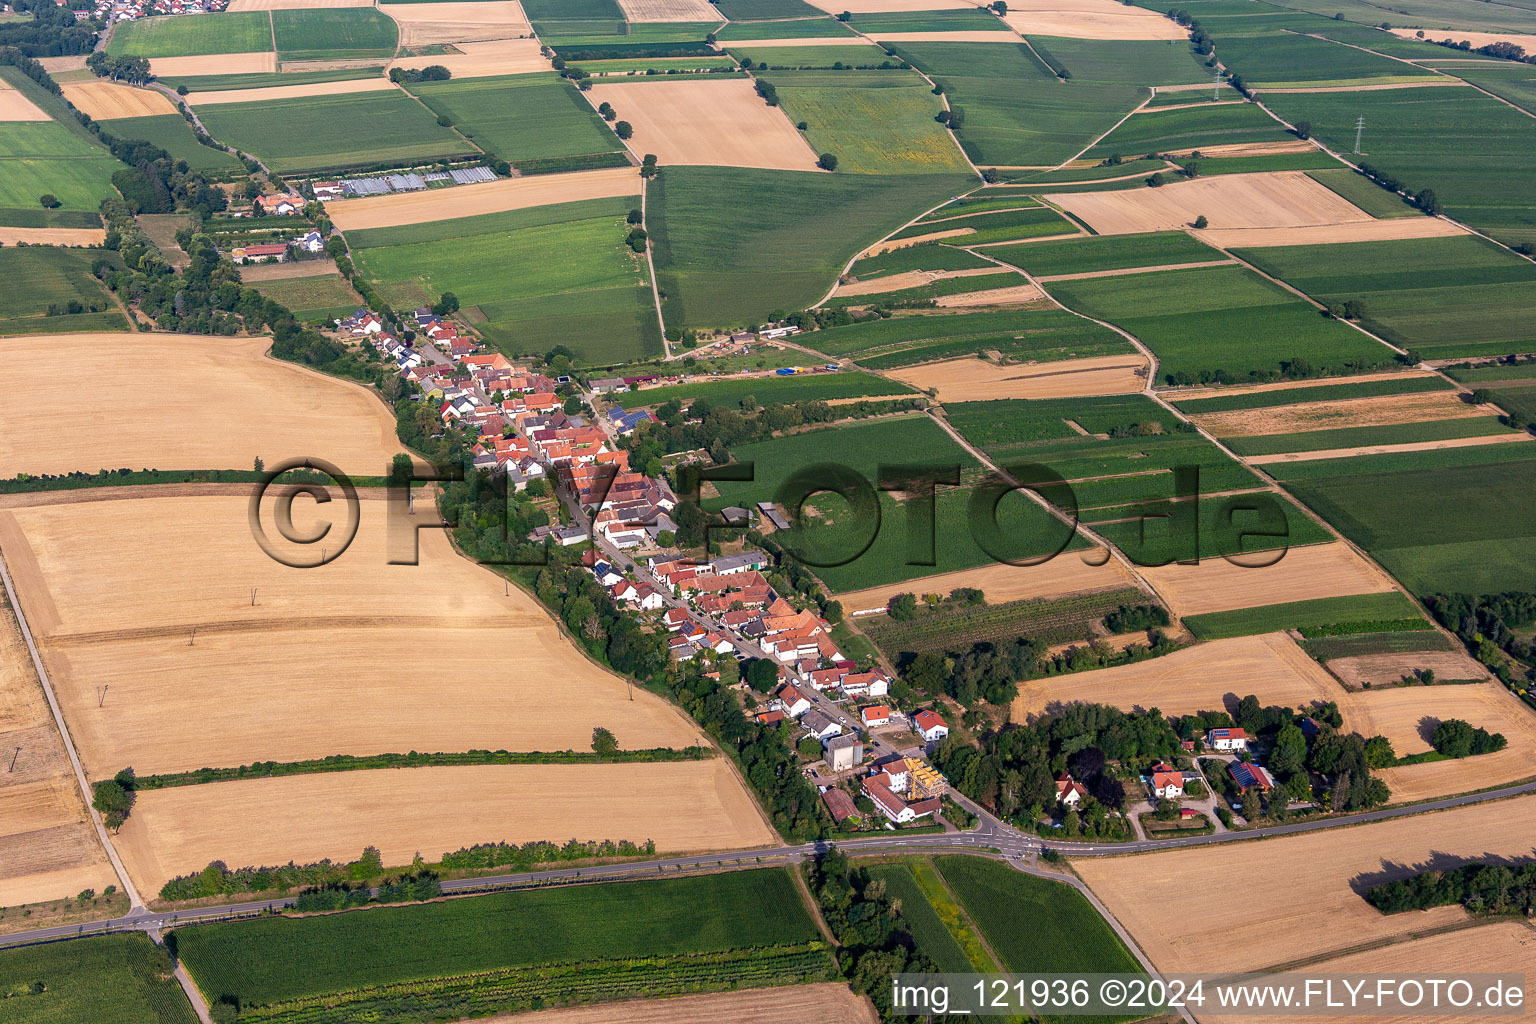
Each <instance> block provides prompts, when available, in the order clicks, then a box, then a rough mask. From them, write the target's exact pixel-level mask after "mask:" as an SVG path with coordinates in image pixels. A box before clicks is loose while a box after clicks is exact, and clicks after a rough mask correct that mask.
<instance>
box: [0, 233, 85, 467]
mask: <svg viewBox="0 0 1536 1024" xmlns="http://www.w3.org/2000/svg"><path fill="white" fill-rule="evenodd" d="M106 237H107V231H106V228H11V227H0V245H69V246H89V245H100V244H101V243H102V242H103V241H105V240H106ZM3 418H4V414H3V413H0V419H3ZM4 444H5V442H4V441H0V447H3V446H4Z"/></svg>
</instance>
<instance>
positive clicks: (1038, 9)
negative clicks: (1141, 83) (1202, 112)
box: [1003, 0, 1194, 78]
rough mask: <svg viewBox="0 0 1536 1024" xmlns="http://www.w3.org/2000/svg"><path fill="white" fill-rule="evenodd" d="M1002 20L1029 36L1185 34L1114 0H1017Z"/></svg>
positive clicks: (1165, 36)
mask: <svg viewBox="0 0 1536 1024" xmlns="http://www.w3.org/2000/svg"><path fill="white" fill-rule="evenodd" d="M1003 20H1004V21H1006V22H1007V23H1008V24H1009V25H1011V26H1012V27H1013V28H1015V29H1017V30H1018V31H1019V32H1022V33H1027V34H1028V35H1032V36H1064V37H1066V38H1068V39H1173V40H1180V41H1182V40H1184V39H1186V38H1187V37H1188V32H1186V31H1185V30H1184V29H1181V28H1180V27H1179V26H1178V25H1175V24H1174V23H1173V22H1172V21H1169V20H1168V19H1167V18H1164V17H1162V16H1161V15H1159V14H1156V13H1154V12H1152V11H1148V10H1143V9H1141V8H1139V7H1126V6H1124V5H1122V4H1119V3H1115V2H1114V0H1020V2H1019V3H1017V4H1014V3H1009V4H1008V13H1007V15H1005V16H1004V18H1003ZM1190 77H1191V78H1193V77H1194V72H1193V71H1192V72H1190Z"/></svg>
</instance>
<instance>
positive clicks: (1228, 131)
mask: <svg viewBox="0 0 1536 1024" xmlns="http://www.w3.org/2000/svg"><path fill="white" fill-rule="evenodd" d="M1291 137H1292V136H1291V135H1290V134H1289V133H1288V132H1287V131H1286V130H1285V129H1284V128H1282V127H1280V125H1279V123H1278V122H1276V121H1275V119H1274V118H1272V117H1270V116H1269V115H1268V114H1266V113H1264V111H1263V110H1261V109H1259V107H1258V106H1256V105H1255V104H1252V103H1220V104H1216V105H1214V106H1209V107H1192V108H1189V109H1187V110H1149V111H1144V112H1142V113H1139V114H1134V115H1132V116H1131V117H1129V118H1127V119H1126V121H1125V123H1124V124H1122V125H1121V126H1120V127H1118V128H1116V129H1115V130H1114V131H1112V132H1110V133H1109V134H1108V135H1106V136H1105V137H1104V138H1102V139H1100V140H1099V141H1098V142H1096V143H1094V146H1093V148H1092V149H1090V150H1089V151H1088V152H1087V153H1085V154H1084V156H1085V157H1086V158H1088V159H1096V158H1098V159H1102V158H1104V157H1108V156H1113V155H1115V154H1120V155H1121V156H1127V157H1129V156H1140V155H1142V154H1144V153H1166V152H1170V151H1173V150H1182V149H1200V148H1201V147H1205V146H1228V145H1232V144H1235V143H1239V142H1284V141H1286V140H1287V139H1290V138H1291Z"/></svg>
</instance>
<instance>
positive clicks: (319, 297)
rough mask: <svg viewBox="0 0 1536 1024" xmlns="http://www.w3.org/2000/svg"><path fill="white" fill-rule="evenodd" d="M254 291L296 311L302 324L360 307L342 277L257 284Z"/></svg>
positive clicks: (296, 278) (322, 276) (300, 278)
mask: <svg viewBox="0 0 1536 1024" xmlns="http://www.w3.org/2000/svg"><path fill="white" fill-rule="evenodd" d="M251 287H252V288H255V289H256V290H257V291H259V292H261V294H263V295H265V296H266V297H267V298H269V299H271V300H272V301H273V302H277V303H281V304H282V305H284V306H287V307H288V308H289V309H291V310H293V315H294V316H296V317H298V318H299V319H300V320H310V319H315V318H318V317H322V316H327V317H328V316H345V315H347V314H349V313H351V312H352V311H353V310H354V309H356V308H357V307H358V298H357V293H356V292H354V291H353V290H352V286H351V285H349V284H347V282H346V280H345V279H344V278H343V277H342V276H341V275H340V274H316V275H315V276H313V277H289V278H279V279H277V280H275V281H255V282H253V283H252V284H251Z"/></svg>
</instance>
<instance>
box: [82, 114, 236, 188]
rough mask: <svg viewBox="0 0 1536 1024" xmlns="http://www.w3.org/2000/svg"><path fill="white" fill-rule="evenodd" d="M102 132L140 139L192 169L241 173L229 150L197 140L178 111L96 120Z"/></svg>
mask: <svg viewBox="0 0 1536 1024" xmlns="http://www.w3.org/2000/svg"><path fill="white" fill-rule="evenodd" d="M97 123H98V124H100V125H101V128H102V130H103V131H105V132H107V133H108V134H110V135H114V136H116V137H117V138H119V139H143V140H144V141H145V142H148V143H151V144H152V145H156V146H159V147H160V148H161V149H163V150H165V151H166V152H167V153H169V154H171V157H172V158H173V159H176V160H185V161H186V162H187V166H188V167H191V168H192V169H193V170H198V171H203V172H204V173H208V174H219V173H221V172H225V171H233V172H238V173H240V174H244V173H245V165H244V164H242V163H241V162H240V161H239V160H237V159H235V156H234V154H233V153H226V152H224V151H223V150H222V149H214V148H213V147H212V146H205V145H203V144H202V143H201V142H198V141H197V136H196V135H194V134H193V132H192V126H191V125H190V124H188V123H187V121H186V119H185V118H183V117H182V116H181V115H180V114H156V115H154V116H152V117H121V118H114V119H112V120H110V121H98V122H97Z"/></svg>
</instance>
